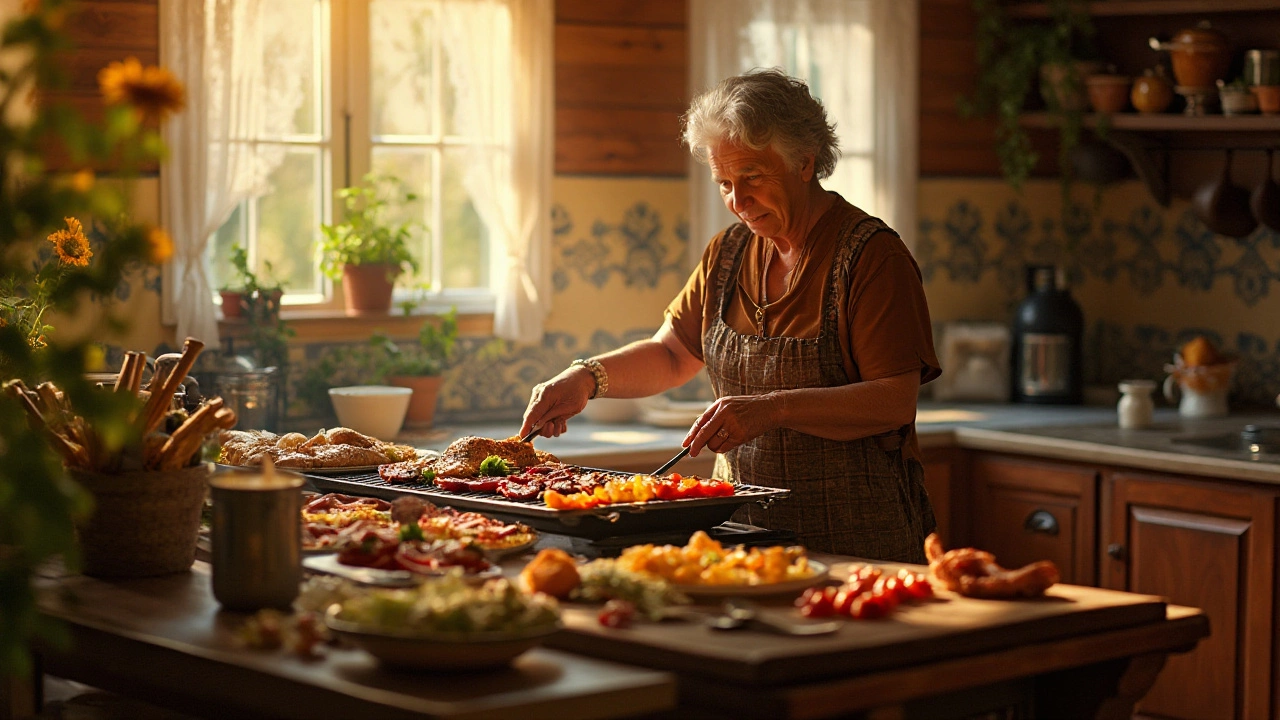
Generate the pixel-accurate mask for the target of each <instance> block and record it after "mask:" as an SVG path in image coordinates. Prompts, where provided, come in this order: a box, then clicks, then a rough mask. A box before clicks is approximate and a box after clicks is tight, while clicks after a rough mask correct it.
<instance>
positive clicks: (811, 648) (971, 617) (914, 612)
mask: <svg viewBox="0 0 1280 720" xmlns="http://www.w3.org/2000/svg"><path fill="white" fill-rule="evenodd" d="M705 609H706V610H708V611H709V612H714V611H715V610H716V608H713V607H707V608H705ZM767 611H768V612H770V613H776V614H778V615H780V616H782V617H785V618H786V619H787V620H790V621H794V622H800V621H802V618H801V617H800V615H799V613H798V612H797V611H796V610H795V609H794V608H792V607H789V606H787V605H783V604H780V603H774V604H773V605H772V606H771V607H769V608H767ZM597 612H598V609H597V608H595V607H588V606H577V605H570V606H567V607H566V610H565V626H566V628H567V632H563V633H560V634H559V635H557V636H556V637H555V638H554V639H553V640H552V642H550V643H548V644H549V645H552V646H554V647H558V648H560V649H563V650H569V651H572V652H577V653H581V654H583V655H590V656H593V657H598V658H604V659H611V660H618V661H622V662H627V663H632V664H636V665H643V666H647V667H651V668H660V669H662V670H666V671H671V672H675V673H677V675H679V674H682V673H688V674H692V675H701V676H708V677H715V678H721V679H723V680H728V681H731V682H735V683H741V684H757V685H758V684H770V685H772V684H783V683H790V682H795V681H797V680H801V679H803V680H805V681H812V680H815V679H819V678H827V677H838V676H839V677H848V676H851V675H858V674H862V673H868V672H871V671H879V670H887V669H890V668H896V667H903V666H907V665H915V664H920V663H928V662H933V661H937V660H942V659H947V658H954V657H962V656H966V655H975V654H978V653H983V652H991V651H994V650H999V649H1003V648H1010V647H1017V646H1022V645H1027V644H1032V643H1037V642H1044V641H1048V640H1055V639H1059V638H1064V637H1070V636H1074V635H1084V634H1090V633H1096V632H1100V631H1103V630H1111V629H1116V628H1121V627H1129V626H1134V625H1142V624H1146V623H1154V622H1159V621H1162V620H1163V619H1164V617H1165V601H1164V599H1163V598H1159V597H1153V596H1149V595H1136V594H1133V593H1123V592H1117V591H1113V590H1101V589H1097V588H1087V587H1080V586H1075V585H1055V586H1054V587H1052V588H1050V589H1049V592H1048V594H1047V595H1046V597H1044V598H1040V599H1035V600H975V599H971V598H965V597H961V596H959V595H955V594H953V593H948V592H945V591H942V592H940V593H939V598H938V599H936V600H934V601H932V602H929V603H925V604H918V605H902V606H899V607H898V609H897V610H896V611H895V612H894V614H893V615H891V616H890V617H889V618H887V619H883V620H847V621H843V626H842V627H841V628H840V630H839V631H838V632H837V633H835V634H832V635H824V636H817V637H789V636H782V635H777V634H773V633H766V632H759V631H755V630H733V631H719V630H712V629H710V628H708V627H706V626H705V625H702V624H700V623H697V622H690V621H687V620H666V621H663V622H658V623H653V622H637V623H636V624H635V625H633V626H632V627H631V628H628V629H612V628H606V627H603V626H601V625H600V623H599V622H598V621H597V619H596V613H597Z"/></svg>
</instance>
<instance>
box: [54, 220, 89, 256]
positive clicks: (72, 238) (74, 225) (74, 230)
mask: <svg viewBox="0 0 1280 720" xmlns="http://www.w3.org/2000/svg"><path fill="white" fill-rule="evenodd" d="M66 221H67V229H66V230H58V231H56V232H54V233H53V234H51V235H50V236H49V242H51V243H53V249H54V250H56V251H57V253H58V259H59V260H61V261H62V262H63V263H64V264H66V265H78V266H80V267H85V266H86V265H88V264H89V258H91V257H93V251H92V250H90V249H89V239H88V238H86V237H85V236H84V227H83V226H81V225H80V221H79V220H77V219H75V218H73V217H69V218H66Z"/></svg>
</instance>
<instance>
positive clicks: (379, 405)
mask: <svg viewBox="0 0 1280 720" xmlns="http://www.w3.org/2000/svg"><path fill="white" fill-rule="evenodd" d="M412 395H413V390H412V389H410V388H404V387H392V386H390V385H353V386H351V387H336V388H329V399H330V400H331V401H333V409H334V411H335V412H336V413H338V422H339V423H340V424H341V425H342V426H343V427H349V428H351V429H352V430H355V431H356V432H359V433H364V434H365V435H369V436H372V437H375V438H378V439H379V440H387V441H390V440H393V439H394V438H395V436H396V435H397V434H398V433H399V432H400V426H401V425H403V424H404V416H405V413H406V412H408V410H409V398H410V397H411V396H412Z"/></svg>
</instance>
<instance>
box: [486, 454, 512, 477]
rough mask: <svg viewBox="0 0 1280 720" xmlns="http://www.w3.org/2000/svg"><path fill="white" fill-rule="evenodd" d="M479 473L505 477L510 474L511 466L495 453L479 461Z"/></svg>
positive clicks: (487, 475)
mask: <svg viewBox="0 0 1280 720" xmlns="http://www.w3.org/2000/svg"><path fill="white" fill-rule="evenodd" d="M480 474H481V475H482V476H485V477H506V476H507V475H510V474H511V466H510V465H508V464H507V461H506V460H503V459H502V458H500V457H498V456H497V455H490V456H489V457H487V458H485V459H484V462H482V463H480Z"/></svg>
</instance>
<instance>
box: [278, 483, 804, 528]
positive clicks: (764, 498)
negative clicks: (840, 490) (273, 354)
mask: <svg viewBox="0 0 1280 720" xmlns="http://www.w3.org/2000/svg"><path fill="white" fill-rule="evenodd" d="M302 474H303V475H307V476H308V477H309V478H310V480H311V484H312V485H315V486H316V488H318V489H320V490H322V491H324V492H336V493H348V494H355V495H365V496H371V497H377V498H382V499H384V500H394V499H396V498H398V497H404V496H413V497H420V498H423V499H425V500H429V501H430V502H433V503H436V504H439V505H447V506H452V507H454V508H457V509H459V510H475V511H477V512H482V513H484V514H485V515H490V516H492V517H495V518H498V519H501V520H505V521H507V522H520V523H524V524H526V525H528V526H530V527H532V528H533V529H535V530H541V531H543V532H548V533H556V534H559V535H569V536H573V537H581V538H587V539H591V540H599V539H603V538H615V537H625V536H629V535H641V534H646V533H661V532H676V531H681V532H683V531H686V530H690V531H691V530H697V529H704V528H711V527H715V526H717V525H719V524H720V523H723V522H725V521H726V520H728V519H729V518H730V517H732V516H733V513H734V512H735V511H736V510H737V509H738V508H739V507H741V506H743V505H747V504H749V503H760V504H762V505H769V504H772V503H773V502H775V501H777V500H781V499H784V498H786V497H787V496H788V495H789V494H790V491H789V490H785V489H781V488H771V487H763V486H759V485H737V486H735V490H734V494H733V495H729V496H725V497H708V498H687V499H682V500H653V501H650V502H645V503H640V502H633V503H615V504H612V505H605V506H600V507H596V508H591V509H584V510H556V509H553V508H550V507H547V505H546V504H545V503H544V502H543V501H542V500H540V499H539V500H527V501H521V500H508V499H506V498H503V497H501V496H495V495H490V494H482V493H466V492H447V491H443V490H440V489H438V488H436V487H434V486H430V485H407V484H393V483H388V482H386V481H384V480H383V479H382V478H380V477H378V474H377V473H376V472H374V473H370V474H367V475H348V476H340V477H333V476H323V475H316V474H314V473H312V472H311V471H308V470H303V471H302ZM620 474H627V475H629V474H630V473H620Z"/></svg>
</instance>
